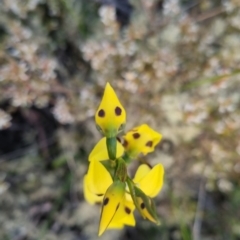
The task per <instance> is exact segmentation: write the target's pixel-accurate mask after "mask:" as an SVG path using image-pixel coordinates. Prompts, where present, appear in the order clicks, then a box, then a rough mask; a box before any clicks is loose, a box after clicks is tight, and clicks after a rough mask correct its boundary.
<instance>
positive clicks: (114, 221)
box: [83, 161, 135, 235]
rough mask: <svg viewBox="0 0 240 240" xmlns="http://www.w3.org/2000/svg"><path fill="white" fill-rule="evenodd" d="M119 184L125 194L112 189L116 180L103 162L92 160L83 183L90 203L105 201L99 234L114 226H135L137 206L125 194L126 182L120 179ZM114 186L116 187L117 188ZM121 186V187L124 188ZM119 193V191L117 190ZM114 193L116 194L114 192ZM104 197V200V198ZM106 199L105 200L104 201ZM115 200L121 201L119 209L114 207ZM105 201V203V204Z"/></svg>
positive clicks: (85, 194) (86, 197) (84, 191)
mask: <svg viewBox="0 0 240 240" xmlns="http://www.w3.org/2000/svg"><path fill="white" fill-rule="evenodd" d="M117 182H118V183H119V184H118V186H117V187H115V188H116V189H118V187H119V186H121V185H122V186H124V187H122V188H123V189H124V190H121V191H123V193H124V196H123V197H122V195H121V194H120V198H121V200H120V199H119V194H115V192H114V191H113V190H111V189H113V187H111V186H115V185H116V184H115V182H113V180H112V177H111V175H110V173H109V172H108V170H107V169H106V168H105V167H104V166H103V164H102V163H101V162H99V161H91V162H90V165H89V169H88V172H87V174H86V175H85V177H84V183H83V188H84V189H83V193H84V197H85V199H86V201H87V202H89V203H90V204H94V203H98V202H103V208H102V214H101V219H100V225H99V235H101V234H102V233H103V232H104V231H105V230H106V229H110V228H111V229H112V228H118V229H119V228H123V227H124V225H130V226H135V219H134V215H133V211H134V209H135V206H134V204H133V202H132V200H131V198H129V197H128V198H127V197H126V196H125V195H127V194H125V187H126V184H125V183H123V182H120V181H117ZM115 188H114V189H115ZM122 188H121V189H122ZM121 191H120V193H121ZM116 192H117V193H119V191H117V190H116ZM113 193H114V194H113ZM107 197H109V199H110V198H111V204H109V206H107V207H106V205H107V204H106V201H107V200H106V198H107ZM103 198H104V200H103ZM104 201H105V202H104ZM114 202H115V203H116V202H119V203H120V204H119V207H118V209H116V208H114V207H113V206H114ZM104 203H105V205H104ZM111 214H112V217H111V218H109V215H111Z"/></svg>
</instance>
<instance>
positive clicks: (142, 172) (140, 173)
mask: <svg viewBox="0 0 240 240" xmlns="http://www.w3.org/2000/svg"><path fill="white" fill-rule="evenodd" d="M150 171H151V168H150V167H149V166H148V165H147V164H141V165H140V166H139V167H138V169H137V172H136V174H135V177H134V179H133V182H135V183H138V182H140V180H141V179H142V178H143V177H145V176H146V175H147V174H148V172H150Z"/></svg>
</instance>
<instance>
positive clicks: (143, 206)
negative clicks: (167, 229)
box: [137, 197, 159, 225]
mask: <svg viewBox="0 0 240 240" xmlns="http://www.w3.org/2000/svg"><path fill="white" fill-rule="evenodd" d="M137 202H138V204H139V206H140V211H141V215H142V216H143V218H145V219H148V220H149V221H151V222H153V223H156V224H157V225H158V224H159V220H158V219H157V217H154V215H153V214H151V213H150V211H148V209H147V208H146V204H145V203H144V201H143V199H142V198H140V197H137Z"/></svg>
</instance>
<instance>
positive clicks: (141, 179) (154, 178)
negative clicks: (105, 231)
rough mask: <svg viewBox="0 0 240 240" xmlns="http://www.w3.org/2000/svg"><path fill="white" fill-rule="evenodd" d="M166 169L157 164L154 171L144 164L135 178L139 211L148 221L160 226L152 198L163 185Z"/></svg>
mask: <svg viewBox="0 0 240 240" xmlns="http://www.w3.org/2000/svg"><path fill="white" fill-rule="evenodd" d="M163 177H164V168H163V166H162V164H160V163H159V164H157V165H156V166H154V167H153V168H152V169H151V168H150V167H149V166H148V165H146V164H142V165H141V166H140V167H139V168H138V170H137V172H136V174H135V177H134V178H133V182H134V183H135V186H136V187H135V195H136V202H135V204H137V205H138V210H139V211H140V213H141V215H142V216H143V217H144V218H147V219H148V220H150V221H152V222H154V223H156V224H159V220H158V218H157V215H156V211H155V207H154V203H153V201H152V199H151V198H153V197H155V196H156V195H157V194H158V193H159V192H160V190H161V188H162V185H163Z"/></svg>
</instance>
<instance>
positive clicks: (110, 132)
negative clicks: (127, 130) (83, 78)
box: [95, 83, 126, 138]
mask: <svg viewBox="0 0 240 240" xmlns="http://www.w3.org/2000/svg"><path fill="white" fill-rule="evenodd" d="M95 121H96V124H97V126H98V128H100V129H101V131H102V132H103V134H104V135H105V136H106V137H108V138H111V137H115V136H117V134H118V132H119V131H120V130H121V129H122V127H123V125H125V123H126V111H125V109H124V108H123V106H122V104H121V103H120V101H119V99H118V97H117V95H116V93H115V91H114V90H113V88H112V87H111V85H110V84H109V83H107V84H106V87H105V90H104V94H103V98H102V101H101V103H100V105H99V107H98V109H97V112H96V114H95Z"/></svg>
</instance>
